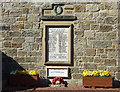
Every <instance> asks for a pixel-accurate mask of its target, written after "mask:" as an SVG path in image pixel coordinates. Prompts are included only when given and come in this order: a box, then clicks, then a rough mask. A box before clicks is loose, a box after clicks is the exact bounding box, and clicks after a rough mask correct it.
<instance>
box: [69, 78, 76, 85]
mask: <svg viewBox="0 0 120 92" xmlns="http://www.w3.org/2000/svg"><path fill="white" fill-rule="evenodd" d="M77 85H78V79H72V80H71V81H70V83H69V84H68V86H77Z"/></svg>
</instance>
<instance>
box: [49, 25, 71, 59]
mask: <svg viewBox="0 0 120 92" xmlns="http://www.w3.org/2000/svg"><path fill="white" fill-rule="evenodd" d="M68 34H69V27H47V61H68V60H69V36H68Z"/></svg>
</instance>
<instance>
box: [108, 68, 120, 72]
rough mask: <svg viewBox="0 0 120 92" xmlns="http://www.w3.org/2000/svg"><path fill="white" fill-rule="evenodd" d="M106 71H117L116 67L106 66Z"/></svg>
mask: <svg viewBox="0 0 120 92" xmlns="http://www.w3.org/2000/svg"><path fill="white" fill-rule="evenodd" d="M108 71H109V72H117V71H118V69H117V67H109V68H108Z"/></svg>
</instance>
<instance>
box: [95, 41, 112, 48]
mask: <svg viewBox="0 0 120 92" xmlns="http://www.w3.org/2000/svg"><path fill="white" fill-rule="evenodd" d="M93 47H94V48H107V47H112V42H111V41H94V42H93Z"/></svg>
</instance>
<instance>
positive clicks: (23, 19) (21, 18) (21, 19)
mask: <svg viewBox="0 0 120 92" xmlns="http://www.w3.org/2000/svg"><path fill="white" fill-rule="evenodd" d="M17 20H18V21H26V18H25V17H20V18H18V19H17Z"/></svg>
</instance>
